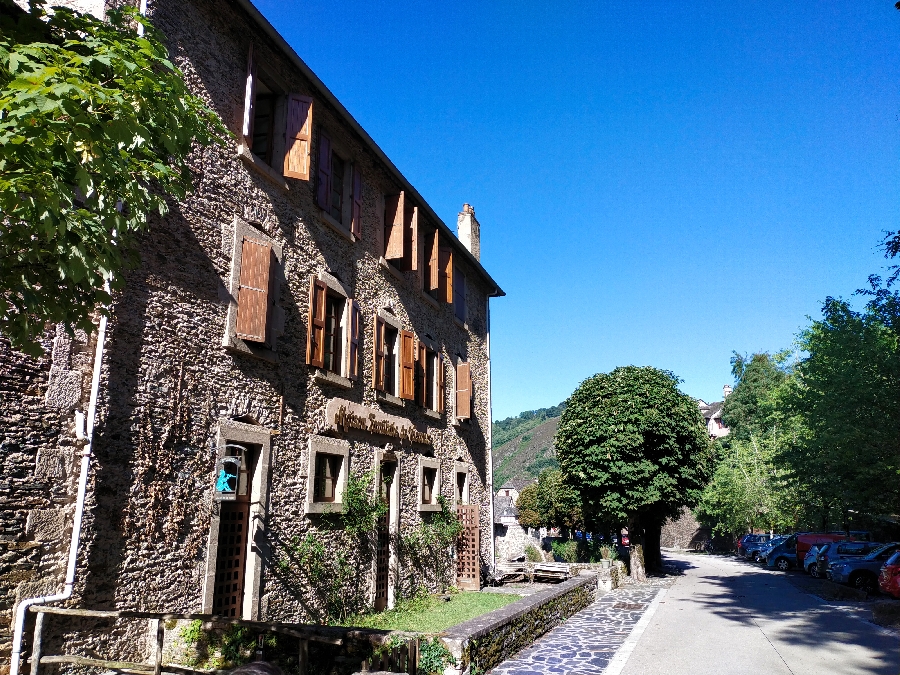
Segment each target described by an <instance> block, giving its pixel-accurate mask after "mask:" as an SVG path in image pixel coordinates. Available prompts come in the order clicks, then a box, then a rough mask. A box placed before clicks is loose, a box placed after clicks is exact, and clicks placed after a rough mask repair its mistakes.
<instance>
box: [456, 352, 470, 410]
mask: <svg viewBox="0 0 900 675" xmlns="http://www.w3.org/2000/svg"><path fill="white" fill-rule="evenodd" d="M470 417H472V373H471V369H470V368H469V364H468V362H466V361H462V360H461V361H459V363H457V364H456V419H458V420H467V419H469V418H470Z"/></svg>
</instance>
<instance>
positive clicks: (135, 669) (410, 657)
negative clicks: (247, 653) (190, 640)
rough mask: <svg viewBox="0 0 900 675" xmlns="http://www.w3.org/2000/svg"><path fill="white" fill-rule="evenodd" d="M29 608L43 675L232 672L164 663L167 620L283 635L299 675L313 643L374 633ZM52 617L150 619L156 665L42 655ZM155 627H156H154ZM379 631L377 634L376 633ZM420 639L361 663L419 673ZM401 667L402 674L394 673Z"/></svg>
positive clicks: (34, 664)
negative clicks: (291, 641) (68, 672)
mask: <svg viewBox="0 0 900 675" xmlns="http://www.w3.org/2000/svg"><path fill="white" fill-rule="evenodd" d="M29 610H30V611H31V612H33V613H35V614H37V617H36V619H35V626H34V640H33V643H32V650H31V658H30V659H28V663H29V665H30V668H31V671H30V675H39V670H40V666H41V665H45V664H46V665H50V664H61V663H69V664H73V665H78V666H88V667H95V668H105V669H108V670H116V671H119V672H123V673H134V674H135V675H161V674H162V673H172V674H173V675H223V674H224V673H227V672H228V671H227V670H202V669H198V668H190V667H188V666H182V665H178V664H173V663H163V643H164V641H165V633H166V626H165V623H166V621H173V620H174V621H177V620H188V621H196V620H200V621H204V622H211V623H215V624H216V625H218V626H229V625H232V626H247V627H250V628H255V629H257V630H258V631H259V632H260V634H263V633H281V634H283V635H289V636H291V637H295V638H298V639H299V643H300V650H299V654H298V665H299V668H298V670H299V675H306V674H307V672H308V671H309V643H310V642H319V643H324V644H329V645H335V646H343V645H344V644H345V639H346V637H347V635H348V632H360V633H365V634H369V633H372V632H373V631H366V630H364V629H353V628H334V627H328V626H313V625H308V624H292V623H280V622H274V621H248V620H244V619H231V618H228V617H223V616H215V615H212V614H173V613H159V612H138V611H129V610H121V611H114V610H110V611H107V610H94V609H70V608H64V607H51V606H46V605H33V606H31V607H29ZM47 615H62V616H69V617H85V618H97V619H147V620H148V621H149V622H150V625H151V633H155V635H156V644H155V650H154V655H153V660H152V663H137V662H132V661H114V660H107V659H97V658H89V657H85V656H78V655H75V654H55V655H45V654H43V653H42V649H43V641H44V631H45V622H46V617H47ZM154 623H155V625H154ZM374 632H376V633H377V632H378V631H374ZM417 657H418V639H417V638H411V639H409V640H407V641H406V642H405V643H403V644H400V645H396V646H394V647H389V648H387V649H386V650H382V651H380V652H378V651H377V650H376V654H375V655H374V656H373V657H371V658H368V659H365V660H364V661H362V663H361V666H360V668H361V670H363V671H367V670H372V669H376V670H387V671H390V672H395V673H410V674H411V675H414V674H415V672H416V663H417V661H418V658H417ZM395 668H402V670H395Z"/></svg>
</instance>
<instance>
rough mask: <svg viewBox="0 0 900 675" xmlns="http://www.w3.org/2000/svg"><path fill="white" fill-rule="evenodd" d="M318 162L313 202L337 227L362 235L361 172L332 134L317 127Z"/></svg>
mask: <svg viewBox="0 0 900 675" xmlns="http://www.w3.org/2000/svg"><path fill="white" fill-rule="evenodd" d="M318 157H319V166H318V178H317V181H318V184H317V186H316V203H317V204H318V205H319V208H320V209H322V212H323V213H324V214H325V215H326V216H327V217H328V218H330V219H331V221H332V222H333V223H334V224H336V225H338V226H339V227H341V228H343V229H345V230H348V229H349V231H350V232H351V234H353V235H354V236H356V237H360V236H362V222H361V218H362V176H361V175H360V173H359V170H358V169H357V168H356V167H355V166H353V165H352V164H351V163H350V162H349V161H348V160H347V159H345V158H344V157H343V156H342V155H341V154H340V153H339V152H337V151H336V150H335V148H334V143H333V142H332V140H331V137H330V136H329V135H328V133H327V132H326V131H325V130H324V129H320V130H319V151H318Z"/></svg>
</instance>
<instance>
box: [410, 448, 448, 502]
mask: <svg viewBox="0 0 900 675" xmlns="http://www.w3.org/2000/svg"><path fill="white" fill-rule="evenodd" d="M426 468H428V469H437V473H436V474H435V477H434V490H433V491H432V496H433V497H434V503H433V504H423V503H422V487H423V485H424V480H425V471H424V470H425V469H426ZM441 478H442V476H441V461H440V460H439V459H438V458H437V457H424V456H422V455H419V469H418V471H417V478H416V485H417V489H416V495H417V496H416V502H418V507H417V508H418V510H419V512H420V513H424V512H428V511H432V512H434V511H440V510H441V505H440V504H439V503H438V501H437V497H438V495H440V494H441Z"/></svg>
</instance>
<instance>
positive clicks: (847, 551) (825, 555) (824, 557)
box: [816, 541, 881, 579]
mask: <svg viewBox="0 0 900 675" xmlns="http://www.w3.org/2000/svg"><path fill="white" fill-rule="evenodd" d="M880 546H881V544H879V543H876V542H871V541H834V542H831V543H830V544H824V545H823V546H822V548H820V549H819V555H818V556H816V565H817V566H818V568H819V576H820V577H826V578H828V579H831V568H832V565H835V564H836V563H838V562H840V561H842V560H843V559H845V558H862V557H864V556H867V555H869V553H871V552H872V551H874V550H875V549H877V548H879V547H880Z"/></svg>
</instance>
